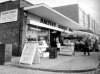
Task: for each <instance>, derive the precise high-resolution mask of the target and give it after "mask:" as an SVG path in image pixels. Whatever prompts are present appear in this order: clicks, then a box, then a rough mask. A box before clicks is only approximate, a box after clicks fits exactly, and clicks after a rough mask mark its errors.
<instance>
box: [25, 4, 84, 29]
mask: <svg viewBox="0 0 100 74" xmlns="http://www.w3.org/2000/svg"><path fill="white" fill-rule="evenodd" d="M24 10H25V11H28V12H30V13H32V14H35V15H38V16H40V17H44V18H46V19H50V20H52V21H55V22H57V23H59V24H61V25H63V26H66V27H69V28H71V29H75V30H77V29H84V28H83V27H82V26H80V25H79V24H78V23H76V22H74V21H73V20H71V19H69V18H67V17H66V16H64V15H63V14H61V13H59V12H57V11H56V10H54V9H52V8H50V7H48V6H47V5H45V4H38V5H34V6H29V7H25V8H24Z"/></svg>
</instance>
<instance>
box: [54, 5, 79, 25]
mask: <svg viewBox="0 0 100 74" xmlns="http://www.w3.org/2000/svg"><path fill="white" fill-rule="evenodd" d="M53 9H55V10H57V11H58V12H60V13H61V14H63V15H65V16H67V17H68V18H70V19H72V20H73V21H75V22H77V23H78V4H73V5H66V6H60V7H54V8H53Z"/></svg>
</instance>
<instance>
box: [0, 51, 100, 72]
mask: <svg viewBox="0 0 100 74" xmlns="http://www.w3.org/2000/svg"><path fill="white" fill-rule="evenodd" d="M99 56H100V52H91V56H84V55H83V53H82V52H76V54H75V55H74V56H58V57H57V59H49V58H41V62H40V63H39V64H33V65H31V66H30V65H23V64H18V62H19V59H20V57H13V58H12V62H9V63H6V64H5V66H0V74H23V73H24V74H96V71H97V70H96V68H97V67H98V64H99V58H100V57H99Z"/></svg>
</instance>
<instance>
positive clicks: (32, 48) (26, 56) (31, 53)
mask: <svg viewBox="0 0 100 74" xmlns="http://www.w3.org/2000/svg"><path fill="white" fill-rule="evenodd" d="M37 46H38V44H37V43H36V44H33V43H26V44H25V46H24V49H23V52H22V55H21V58H20V61H19V62H20V63H24V64H32V63H33V59H34V57H35V53H36V50H37Z"/></svg>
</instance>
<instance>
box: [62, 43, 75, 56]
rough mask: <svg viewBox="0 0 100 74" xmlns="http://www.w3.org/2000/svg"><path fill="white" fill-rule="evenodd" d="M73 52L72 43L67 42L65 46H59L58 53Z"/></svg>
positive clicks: (70, 53) (66, 53) (69, 53)
mask: <svg viewBox="0 0 100 74" xmlns="http://www.w3.org/2000/svg"><path fill="white" fill-rule="evenodd" d="M73 53H74V44H73V43H68V44H66V46H61V47H60V54H64V55H72V54H73Z"/></svg>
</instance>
